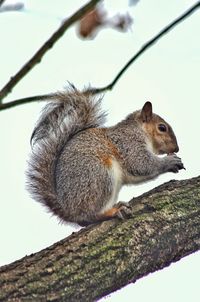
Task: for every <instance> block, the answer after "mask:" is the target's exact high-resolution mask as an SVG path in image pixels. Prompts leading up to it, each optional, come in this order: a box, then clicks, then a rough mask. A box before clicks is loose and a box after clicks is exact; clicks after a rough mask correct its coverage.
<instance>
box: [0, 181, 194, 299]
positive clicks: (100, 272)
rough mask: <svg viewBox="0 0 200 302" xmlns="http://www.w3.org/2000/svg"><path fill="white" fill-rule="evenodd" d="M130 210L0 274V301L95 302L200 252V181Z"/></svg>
mask: <svg viewBox="0 0 200 302" xmlns="http://www.w3.org/2000/svg"><path fill="white" fill-rule="evenodd" d="M130 205H131V207H132V213H133V216H132V217H131V218H129V219H126V220H124V221H119V220H117V219H114V220H111V221H105V222H103V223H101V224H97V225H92V226H90V227H87V228H84V229H82V230H81V231H79V232H78V233H74V234H72V235H71V236H70V237H68V238H66V239H64V240H62V241H60V242H58V243H56V244H54V245H53V246H51V247H49V248H47V249H45V250H43V251H41V252H39V253H36V254H33V255H30V256H28V257H25V258H23V259H21V260H19V261H16V262H14V263H12V264H10V265H7V266H4V267H2V268H0V301H6V302H8V301H94V300H97V299H98V298H100V297H103V296H105V295H106V294H109V293H111V292H113V291H115V290H117V289H119V288H121V287H123V286H125V285H126V284H128V283H131V282H135V281H136V280H137V279H139V278H141V277H143V276H145V275H147V274H148V273H150V272H154V271H156V270H158V269H161V268H163V267H165V266H168V265H169V264H170V263H172V262H174V261H177V260H179V259H180V258H182V257H184V256H186V255H188V254H190V253H193V252H195V251H197V250H198V249H200V176H199V177H196V178H193V179H189V180H182V181H171V182H169V183H166V184H164V185H162V186H160V187H157V188H155V189H154V190H152V191H150V192H148V193H145V194H144V195H142V196H140V197H138V198H135V199H133V200H132V201H131V202H130Z"/></svg>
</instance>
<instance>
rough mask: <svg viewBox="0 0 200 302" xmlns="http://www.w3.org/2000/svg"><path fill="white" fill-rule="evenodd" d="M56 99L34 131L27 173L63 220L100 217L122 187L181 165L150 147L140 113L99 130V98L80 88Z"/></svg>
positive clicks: (35, 194) (101, 119) (37, 195)
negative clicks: (157, 153) (159, 154)
mask: <svg viewBox="0 0 200 302" xmlns="http://www.w3.org/2000/svg"><path fill="white" fill-rule="evenodd" d="M54 97H55V100H54V101H53V102H51V103H49V104H47V105H46V107H45V108H44V110H43V113H42V116H41V118H40V119H39V121H38V123H37V125H36V127H35V129H34V131H33V135H32V140H33V143H34V144H33V147H34V148H33V153H32V155H31V159H30V163H29V169H28V173H27V175H28V189H29V191H30V192H31V194H32V196H33V197H34V198H35V199H36V200H37V201H39V202H41V203H42V204H43V205H45V206H46V207H47V208H48V209H49V210H50V211H51V212H53V214H55V215H57V216H58V217H59V218H60V219H61V221H68V222H77V223H79V224H87V223H91V222H94V221H97V220H99V219H100V217H101V215H102V212H103V209H104V208H106V206H108V203H110V204H111V205H110V207H112V203H113V200H112V199H113V198H115V196H114V195H113V192H114V190H116V193H115V195H116V196H117V194H118V190H119V189H120V187H121V186H122V185H124V184H132V183H137V182H144V181H146V180H148V179H152V178H155V177H157V176H158V175H160V174H162V173H165V172H168V171H172V172H177V171H178V170H179V169H181V165H182V163H181V160H180V159H179V158H178V157H177V156H176V155H169V156H166V157H164V158H160V157H158V156H157V155H155V154H154V153H153V152H151V150H149V148H148V147H147V145H148V143H150V142H148V140H149V138H148V137H147V135H146V134H145V131H144V129H143V128H142V122H141V121H140V118H139V116H140V111H136V112H135V113H132V114H131V115H129V116H128V117H127V118H126V119H125V120H124V121H122V122H120V123H118V124H117V125H115V126H113V127H110V128H100V126H101V125H102V124H103V123H104V121H105V113H104V112H102V111H101V107H100V105H101V104H100V103H101V101H100V100H95V98H94V97H93V96H92V95H90V94H87V93H84V92H79V91H78V90H76V89H75V88H71V90H69V91H65V92H61V93H57V94H55V95H54ZM173 135H174V134H173ZM173 139H174V140H175V136H174V138H173ZM147 142H148V143H147ZM175 143H176V140H175ZM176 149H177V148H176ZM117 178H118V179H117ZM116 179H117V180H116ZM118 187H119V188H118ZM113 196H114V197H113ZM114 203H116V200H114Z"/></svg>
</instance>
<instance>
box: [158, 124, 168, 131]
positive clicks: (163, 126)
mask: <svg viewBox="0 0 200 302" xmlns="http://www.w3.org/2000/svg"><path fill="white" fill-rule="evenodd" d="M158 130H159V131H161V132H166V131H167V127H166V125H165V124H159V125H158Z"/></svg>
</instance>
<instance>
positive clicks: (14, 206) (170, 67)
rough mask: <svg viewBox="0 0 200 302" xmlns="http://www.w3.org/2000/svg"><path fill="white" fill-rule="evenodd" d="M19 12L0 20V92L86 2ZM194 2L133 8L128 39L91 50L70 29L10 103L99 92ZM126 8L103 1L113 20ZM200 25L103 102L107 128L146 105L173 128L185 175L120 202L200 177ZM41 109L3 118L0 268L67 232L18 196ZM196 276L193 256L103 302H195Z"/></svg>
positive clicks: (143, 61) (111, 37)
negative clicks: (60, 92) (89, 88)
mask: <svg viewBox="0 0 200 302" xmlns="http://www.w3.org/2000/svg"><path fill="white" fill-rule="evenodd" d="M7 2H13V1H7ZM24 2H25V7H26V10H25V11H24V12H23V13H14V12H12V13H2V14H0V37H1V47H0V69H1V72H0V87H3V86H4V84H5V83H6V82H7V81H8V79H9V78H10V77H11V76H12V75H14V74H15V73H16V72H17V71H18V69H19V68H20V67H21V66H22V65H23V64H24V63H25V62H26V61H27V60H28V59H29V58H30V57H31V56H32V55H33V54H34V53H35V51H36V50H37V49H38V47H40V46H41V44H42V43H44V42H45V41H46V40H47V38H48V37H49V36H50V35H51V34H52V32H53V31H55V30H56V28H57V27H58V26H59V25H60V22H61V20H62V18H63V17H65V16H67V15H70V14H71V13H72V12H74V11H75V10H76V9H77V8H78V7H80V6H81V5H82V4H83V3H84V2H85V1H77V0H76V1H64V0H60V1H57V2H56V4H57V6H55V1H47V0H43V1H39V0H35V1H31V0H29V1H24ZM69 2H71V3H69ZM116 2H117V5H116ZM195 2H196V1H191V0H182V1H178V0H174V1H173V5H172V1H171V2H170V1H159V0H154V1H150V0H140V2H139V3H138V5H137V6H135V7H132V8H131V9H130V8H129V9H130V10H131V11H132V13H133V16H134V26H133V30H132V31H129V32H128V33H127V34H122V33H119V32H115V31H113V30H103V31H102V32H100V33H99V34H98V35H97V37H96V39H95V40H93V41H82V40H80V39H79V38H78V37H77V36H76V34H75V32H76V31H75V27H72V28H71V29H70V30H69V31H68V32H66V34H65V35H64V37H63V38H62V39H61V40H59V42H58V43H57V44H56V45H55V46H54V47H53V49H52V50H51V51H49V52H48V53H47V55H46V56H45V57H44V58H43V60H42V63H41V64H39V65H37V66H36V67H35V68H34V69H33V70H32V71H31V72H30V73H29V74H28V76H26V78H24V79H23V80H22V81H21V82H20V83H19V84H18V85H17V86H16V88H14V89H13V92H12V94H10V95H9V96H8V98H7V99H8V100H13V99H15V98H20V97H25V96H31V95H36V94H42V93H48V92H52V91H56V90H57V89H60V88H62V87H64V86H65V85H66V84H67V81H70V82H73V83H74V84H75V85H76V86H77V87H78V88H82V87H83V86H84V85H88V84H89V83H90V84H91V85H94V86H98V87H101V86H103V85H105V84H107V83H109V82H110V81H111V80H112V79H113V77H114V76H115V75H116V73H117V72H118V71H119V69H120V68H121V67H122V66H123V65H124V64H125V63H126V61H127V60H128V59H129V58H130V57H131V56H132V55H133V54H134V53H135V52H136V51H137V50H138V49H139V48H140V47H141V45H143V43H144V42H145V41H146V40H148V39H149V38H151V37H152V36H153V35H155V34H156V33H157V32H158V31H159V30H160V29H161V28H162V27H164V26H165V25H166V24H168V23H169V22H170V21H172V20H173V19H174V18H175V17H177V16H178V15H180V14H181V13H182V12H183V11H185V10H186V9H187V8H188V7H190V6H191V5H192V4H193V3H195ZM124 3H125V4H126V1H114V0H113V1H112V0H110V1H107V5H108V6H109V8H110V9H112V11H113V10H115V11H118V9H119V8H122V9H123V11H126V7H125V6H124ZM127 3H128V1H127ZM199 17H200V15H199V11H197V12H196V13H195V14H193V15H192V16H191V17H190V18H188V19H187V20H186V21H185V22H184V23H181V24H180V25H178V27H177V28H176V29H175V30H173V31H172V32H171V33H170V34H168V35H167V36H165V37H164V38H163V39H162V40H160V41H159V42H158V43H157V44H156V45H155V46H153V47H152V48H151V50H149V51H148V52H146V53H145V54H144V55H143V56H142V57H141V58H140V59H138V61H137V62H136V63H135V64H134V65H132V66H131V67H130V68H129V70H128V71H127V72H126V73H125V74H124V76H123V78H121V80H120V81H119V82H118V83H117V85H116V86H115V88H114V90H113V91H112V92H110V93H107V94H106V96H105V98H104V107H105V108H106V109H107V110H108V111H109V118H108V119H109V121H108V124H113V123H115V122H117V121H119V120H120V119H122V118H123V117H125V116H126V115H127V114H128V113H130V112H132V111H134V110H136V109H140V108H141V107H142V105H143V103H144V102H145V101H146V100H150V101H151V102H152V103H153V106H154V109H155V112H156V113H158V114H160V115H161V116H163V118H165V119H166V120H167V121H168V122H169V123H170V124H171V125H172V127H173V128H174V131H175V133H176V135H177V138H178V142H179V147H180V152H179V155H180V156H181V158H182V160H183V162H184V165H185V167H186V169H187V170H186V171H181V172H180V173H179V174H178V175H173V174H167V175H165V176H162V177H160V178H159V179H158V180H156V181H153V182H150V183H148V184H144V185H139V186H137V187H135V186H132V187H129V188H124V189H123V190H122V192H121V193H120V196H119V199H120V200H129V199H131V197H133V196H136V195H139V194H140V193H142V192H144V191H147V190H149V189H150V188H153V187H155V186H157V185H158V184H161V183H163V182H164V181H168V180H170V179H174V178H175V179H185V178H189V177H192V176H197V175H199V172H200V171H199V170H200V167H199V154H200V145H199V133H198V130H199V109H200V105H199V100H200V92H199V79H200V42H199V28H200V18H199ZM42 105H43V104H39V103H34V104H30V105H24V106H21V107H17V108H14V109H10V110H6V111H3V112H0V131H1V132H0V133H1V147H0V159H1V171H0V184H1V202H0V209H1V211H0V240H1V246H0V265H3V264H6V263H10V262H11V261H14V260H16V259H19V258H21V257H23V256H25V255H28V254H30V253H33V252H36V251H39V250H41V249H42V248H45V247H47V246H49V245H51V244H53V243H54V242H56V241H58V240H60V239H62V238H64V237H66V236H67V235H68V234H69V233H70V232H71V231H72V230H74V229H72V228H71V227H69V226H63V225H59V224H58V221H57V219H56V218H54V217H51V215H49V214H48V213H46V211H45V210H44V208H42V207H41V205H40V204H38V203H36V202H34V201H33V200H32V199H31V198H30V197H29V195H28V193H27V191H26V190H25V175H24V171H25V169H26V166H27V164H26V161H27V158H28V154H29V152H30V145H29V139H30V135H31V132H32V130H33V127H34V123H35V121H36V119H37V118H38V115H39V112H40V110H41V108H42ZM199 267H200V253H196V254H194V255H191V256H189V257H187V258H185V259H182V260H181V261H179V262H178V263H176V264H174V265H171V266H170V267H169V268H166V269H164V270H162V271H159V272H156V273H154V274H151V275H150V276H147V277H146V278H143V279H141V280H139V281H137V282H136V283H135V284H133V285H130V286H128V287H126V288H124V289H123V290H121V291H118V292H116V293H114V294H112V295H111V296H110V297H108V298H106V301H122V299H126V300H127V301H133V299H134V300H135V301H137V299H139V301H140V302H144V301H149V302H151V301H153V302H157V301H161V300H162V302H165V301H172V302H188V301H191V302H193V301H199ZM102 300H103V299H102Z"/></svg>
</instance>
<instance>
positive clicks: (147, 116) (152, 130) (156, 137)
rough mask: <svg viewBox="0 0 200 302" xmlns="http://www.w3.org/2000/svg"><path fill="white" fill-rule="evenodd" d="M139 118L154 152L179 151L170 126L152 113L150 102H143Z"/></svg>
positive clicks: (168, 152)
mask: <svg viewBox="0 0 200 302" xmlns="http://www.w3.org/2000/svg"><path fill="white" fill-rule="evenodd" d="M139 119H140V122H141V123H142V128H143V130H144V131H145V133H146V135H147V137H148V139H149V141H150V142H151V145H152V148H153V152H154V153H156V154H171V153H176V152H178V151H179V147H178V144H177V140H176V136H175V134H174V132H173V130H172V128H171V126H170V125H169V124H168V123H166V122H165V120H163V119H162V118H161V117H160V116H158V115H157V114H155V113H153V111H152V104H151V103H150V102H146V103H145V104H144V106H143V108H142V110H141V111H140V117H139Z"/></svg>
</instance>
